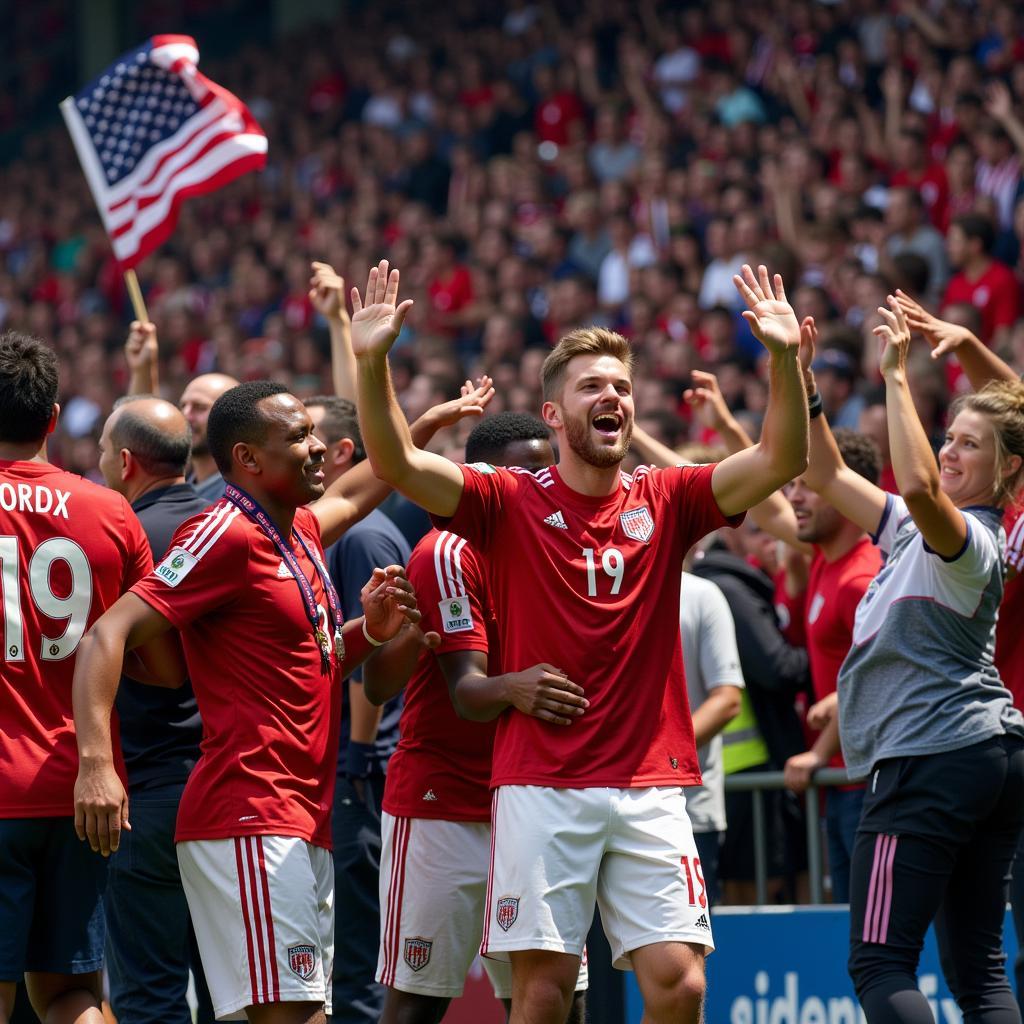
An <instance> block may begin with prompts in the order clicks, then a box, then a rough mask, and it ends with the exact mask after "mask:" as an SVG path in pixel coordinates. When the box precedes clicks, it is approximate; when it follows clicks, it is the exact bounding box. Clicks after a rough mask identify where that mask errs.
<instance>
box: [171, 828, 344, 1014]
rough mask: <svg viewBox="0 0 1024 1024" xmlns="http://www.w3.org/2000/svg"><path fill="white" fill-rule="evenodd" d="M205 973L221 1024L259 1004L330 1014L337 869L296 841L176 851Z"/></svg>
mask: <svg viewBox="0 0 1024 1024" xmlns="http://www.w3.org/2000/svg"><path fill="white" fill-rule="evenodd" d="M178 865H179V867H180V868H181V881H182V884H183V886H184V888H185V896H186V897H187V898H188V909H189V913H190V914H191V915H192V924H193V926H194V927H195V931H196V939H197V940H198V942H199V955H200V958H201V959H202V962H203V972H204V973H205V974H206V982H207V984H208V985H209V988H210V996H211V998H212V1000H213V1010H214V1013H215V1014H216V1015H217V1019H218V1020H244V1019H245V1007H247V1006H253V1005H258V1004H261V1003H293V1002H307V1001H308V1002H314V1003H324V1005H325V1010H326V1013H327V1014H328V1015H330V1013H331V969H332V967H333V964H334V864H333V862H332V860H331V854H330V851H329V850H324V849H321V848H320V847H318V846H312V845H311V844H309V843H307V842H305V841H304V840H302V839H296V838H294V837H292V836H244V837H242V838H240V839H203V840H194V841H191V842H185V843H178Z"/></svg>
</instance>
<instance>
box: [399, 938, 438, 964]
mask: <svg viewBox="0 0 1024 1024" xmlns="http://www.w3.org/2000/svg"><path fill="white" fill-rule="evenodd" d="M431 946H433V942H428V941H427V940H426V939H420V938H415V939H406V940H405V954H404V955H405V962H406V963H407V964H408V965H409V966H410V967H411V968H412V969H413V970H414V971H422V970H423V968H424V967H426V966H427V964H429V963H430V947H431Z"/></svg>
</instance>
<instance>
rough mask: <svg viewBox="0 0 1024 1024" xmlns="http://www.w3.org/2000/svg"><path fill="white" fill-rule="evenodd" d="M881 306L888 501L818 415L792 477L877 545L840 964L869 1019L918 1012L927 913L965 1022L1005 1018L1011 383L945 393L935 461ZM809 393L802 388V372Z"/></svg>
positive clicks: (1015, 746)
mask: <svg viewBox="0 0 1024 1024" xmlns="http://www.w3.org/2000/svg"><path fill="white" fill-rule="evenodd" d="M879 312H880V313H881V315H882V318H883V321H882V323H881V324H880V325H879V326H878V327H876V328H875V334H876V335H878V336H879V338H880V340H881V341H882V342H883V343H884V349H883V351H882V355H881V361H880V369H881V372H882V374H883V377H884V378H885V390H886V405H887V408H888V414H889V441H890V448H891V450H892V460H893V470H894V472H895V474H896V482H897V484H898V485H899V489H900V496H899V497H897V496H895V495H891V494H886V493H885V492H884V491H881V490H880V489H879V488H877V487H875V486H874V485H872V484H871V483H869V482H868V481H867V480H865V479H864V478H863V477H861V476H859V475H858V474H856V473H853V472H852V471H851V470H850V469H849V468H848V467H847V466H846V465H845V464H844V462H843V460H842V458H841V457H840V455H839V452H838V450H837V448H836V446H835V443H834V440H833V438H832V436H831V434H830V432H829V430H828V424H827V423H826V422H825V421H824V417H822V416H817V417H816V418H815V419H814V420H812V425H811V462H810V465H809V466H808V469H807V472H806V473H805V475H804V479H805V481H806V482H807V484H808V486H810V487H812V488H814V489H815V490H816V491H818V492H819V493H820V494H821V495H822V496H823V497H824V498H825V500H826V501H828V502H829V504H831V505H832V506H834V507H835V508H836V509H838V510H839V512H840V513H841V514H842V515H844V516H846V518H848V519H851V520H853V521H854V522H856V523H858V524H859V525H860V527H861V528H862V529H864V530H866V531H868V532H870V534H871V536H872V539H873V540H874V541H875V542H876V543H877V544H878V546H879V548H881V550H882V551H883V553H885V554H887V558H886V562H885V565H884V567H883V568H882V570H881V572H880V573H879V574H878V576H877V578H876V579H875V581H874V582H873V583H872V584H871V586H870V587H869V588H868V591H867V593H866V594H865V595H864V598H863V599H862V600H861V603H860V605H859V606H858V608H857V615H856V619H855V621H854V630H853V647H852V649H851V651H850V653H849V655H848V656H847V658H846V661H845V662H844V663H843V667H842V669H841V670H840V674H839V684H838V693H839V728H840V735H841V739H842V747H843V754H844V756H845V758H846V763H847V765H848V766H849V770H850V773H851V774H852V775H868V774H870V782H869V784H868V788H867V791H866V793H865V797H864V804H863V810H862V814H861V821H860V827H859V830H858V832H857V840H856V844H855V846H854V851H853V864H852V867H851V874H850V925H851V929H850V960H849V969H850V974H851V976H852V978H853V983H854V988H855V990H856V992H857V996H858V998H859V999H860V1002H861V1005H862V1006H863V1008H864V1012H865V1015H866V1017H867V1020H868V1021H869V1022H871V1024H892V1022H901V1024H919V1022H925V1021H931V1020H932V1013H931V1010H930V1009H929V1006H928V1001H927V1000H926V999H925V997H924V996H923V995H922V994H921V993H920V991H919V990H918V987H917V979H916V977H915V975H916V970H917V963H918V958H919V956H920V952H921V947H922V945H923V943H924V936H925V932H926V930H927V928H928V926H929V924H930V923H931V922H932V921H933V920H934V921H935V925H936V932H937V935H938V937H939V942H940V949H941V950H942V960H943V967H944V972H945V974H946V980H947V981H948V982H949V986H950V989H951V991H952V992H953V994H954V996H955V997H956V1000H957V1003H958V1004H959V1006H960V1009H961V1011H962V1012H963V1014H964V1017H965V1019H967V1020H972V1021H978V1022H982V1021H990V1022H993V1024H994V1022H995V1021H1015V1020H1017V1019H1019V1014H1018V1010H1017V1006H1016V1003H1015V1001H1014V998H1013V994H1012V992H1011V989H1010V985H1009V983H1008V981H1007V979H1006V972H1005V969H1004V957H1003V954H1002V926H1003V917H1004V914H1005V907H1006V891H1005V890H1006V883H1005V880H1006V877H1007V873H1008V871H1009V869H1010V865H1011V863H1012V861H1013V855H1014V850H1015V849H1016V846H1017V842H1018V837H1019V835H1020V832H1021V825H1022V823H1024V801H1022V796H1024V718H1022V717H1021V714H1020V712H1019V711H1017V710H1015V709H1014V708H1013V706H1012V702H1011V696H1010V693H1009V692H1008V691H1007V690H1006V689H1005V688H1004V687H1003V685H1002V683H1001V680H1000V678H999V673H998V671H997V669H996V667H995V664H994V662H993V649H994V642H995V625H996V614H997V610H998V607H999V602H1000V599H1001V598H1002V595H1003V551H1004V548H1005V545H1006V538H1005V534H1004V531H1003V528H1002V509H1003V507H1004V506H1006V505H1007V504H1009V503H1010V502H1012V500H1013V499H1014V497H1015V496H1016V494H1017V493H1018V492H1019V490H1020V487H1021V484H1022V482H1024V468H1022V467H1024V384H1021V383H1019V382H1012V383H1011V382H1007V381H997V382H993V383H991V384H988V385H986V387H984V388H983V389H982V390H981V391H979V392H978V393H977V394H971V395H965V396H963V397H961V398H960V399H958V401H957V402H956V403H955V404H954V406H953V410H952V413H953V417H952V420H951V422H950V425H949V428H948V429H947V432H946V440H945V443H944V444H943V446H942V449H941V450H940V452H939V460H938V465H936V462H935V458H934V455H933V453H932V451H931V447H930V445H929V443H928V438H927V436H926V435H925V432H924V429H923V427H922V425H921V422H920V420H919V418H918V416H917V412H916V411H915V409H914V403H913V400H912V397H911V394H910V390H909V387H908V384H907V372H906V359H907V351H908V349H909V347H910V329H909V327H908V326H907V322H906V320H905V318H904V314H903V311H902V309H901V308H900V305H899V304H898V303H897V300H896V299H895V298H894V297H892V296H890V297H889V308H880V310H879ZM807 388H808V391H809V393H810V394H811V395H812V396H814V378H813V374H810V373H809V374H808V375H807ZM815 399H816V396H814V397H812V403H813V405H812V409H813V406H816V405H817V404H818V403H817V401H816V400H815Z"/></svg>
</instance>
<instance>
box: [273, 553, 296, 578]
mask: <svg viewBox="0 0 1024 1024" xmlns="http://www.w3.org/2000/svg"><path fill="white" fill-rule="evenodd" d="M277 578H278V579H279V580H290V579H292V578H293V577H292V571H291V569H289V568H288V566H287V565H285V562H284V559H283V558H282V559H281V564H280V565H279V566H278V567H277Z"/></svg>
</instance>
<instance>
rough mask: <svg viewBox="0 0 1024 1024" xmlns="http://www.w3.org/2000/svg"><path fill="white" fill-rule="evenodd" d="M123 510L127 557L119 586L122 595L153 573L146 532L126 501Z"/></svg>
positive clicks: (151, 555) (151, 553) (151, 556)
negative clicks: (122, 579)
mask: <svg viewBox="0 0 1024 1024" xmlns="http://www.w3.org/2000/svg"><path fill="white" fill-rule="evenodd" d="M122 500H123V499H122ZM123 510H124V529H125V544H126V546H127V552H126V554H127V557H126V560H125V566H124V581H123V583H122V585H121V593H122V594H123V593H124V592H125V591H128V590H131V588H132V587H133V586H135V584H136V583H138V582H139V580H141V579H143V578H144V577H146V576H147V575H148V574H149V573H151V572H152V571H153V552H152V551H151V550H150V547H149V538H148V537H147V536H146V531H145V530H144V529H143V528H142V523H140V522H139V517H138V516H137V515H136V514H135V513H134V512H133V511H132V507H131V505H129V504H128V502H127V501H124V505H123Z"/></svg>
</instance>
